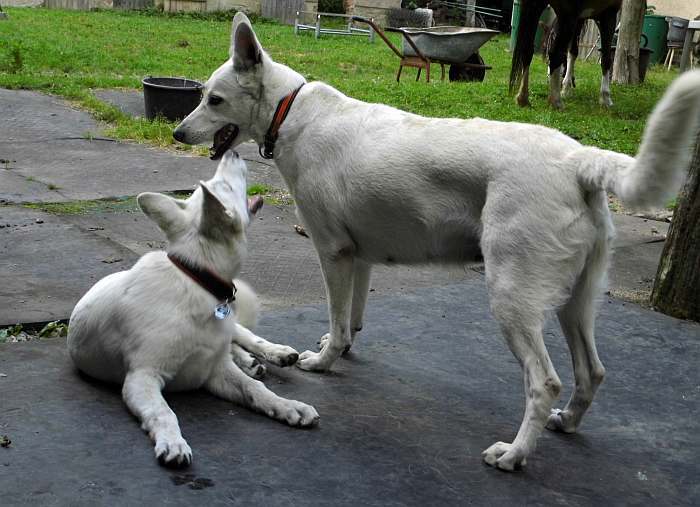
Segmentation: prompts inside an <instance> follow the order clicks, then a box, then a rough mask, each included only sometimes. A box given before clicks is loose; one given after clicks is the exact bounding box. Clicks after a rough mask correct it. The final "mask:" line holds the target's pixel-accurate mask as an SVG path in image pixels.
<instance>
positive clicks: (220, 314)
mask: <svg viewBox="0 0 700 507" xmlns="http://www.w3.org/2000/svg"><path fill="white" fill-rule="evenodd" d="M230 314H231V307H230V306H229V304H228V303H221V304H220V305H217V306H216V308H215V309H214V317H216V318H217V319H219V320H224V319H225V318H226V317H228V316H229V315H230Z"/></svg>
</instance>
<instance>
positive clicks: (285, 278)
mask: <svg viewBox="0 0 700 507" xmlns="http://www.w3.org/2000/svg"><path fill="white" fill-rule="evenodd" d="M37 220H42V221H43V223H41V224H37V223H36V221H37ZM295 223H296V218H295V216H294V211H293V208H291V207H289V206H280V207H278V206H269V205H268V206H264V207H263V208H262V210H261V211H260V213H259V215H258V216H257V219H256V220H255V221H254V222H253V224H252V225H251V227H250V228H249V230H248V249H249V257H248V260H247V261H246V263H245V264H244V269H243V271H242V273H241V278H242V279H244V280H246V281H248V282H249V283H250V284H251V285H252V286H253V287H254V288H255V289H256V291H257V292H258V293H259V295H260V297H261V301H262V303H263V307H264V308H267V309H272V308H280V307H288V306H294V305H303V304H310V303H318V302H322V301H324V300H325V291H324V286H323V277H322V276H321V270H320V268H319V266H318V260H317V257H316V252H315V250H314V249H313V246H312V244H311V241H310V240H309V239H307V238H304V237H302V236H300V235H298V234H297V233H295V232H294V229H293V225H294V224H295ZM5 224H10V227H5ZM0 227H1V228H0V256H1V257H2V260H0V272H2V273H3V280H4V287H3V288H2V289H0V327H2V326H6V325H11V324H15V323H17V322H21V323H33V322H37V321H45V320H56V319H66V318H68V317H69V316H70V313H71V312H72V310H73V306H74V305H75V303H76V302H77V301H78V299H80V297H81V296H82V294H84V293H85V292H86V291H87V290H88V289H89V288H90V287H91V286H92V285H93V284H94V283H95V282H96V281H97V280H98V279H99V278H101V277H102V276H106V275H107V274H109V273H112V272H114V271H120V270H123V269H128V268H130V267H131V266H132V265H133V263H134V262H135V261H136V259H137V258H138V257H139V256H141V255H143V254H144V253H146V252H148V251H151V250H154V249H162V248H164V247H165V245H166V241H165V236H164V235H163V234H162V233H161V232H160V230H159V229H158V228H157V227H156V226H155V225H154V224H153V223H152V222H151V221H150V220H149V219H148V218H146V217H145V216H144V215H143V214H142V213H140V212H139V211H136V210H133V211H132V212H126V211H120V212H112V211H100V212H90V213H86V214H80V215H61V216H56V215H51V214H48V213H42V212H40V211H37V210H34V209H27V208H21V207H15V206H5V207H0ZM114 259H122V260H120V261H118V262H113V263H111V264H106V263H105V262H103V261H109V260H114ZM41 266H44V267H43V268H42V267H41ZM44 269H46V270H50V277H49V278H44V277H43V276H44V275H43V274H41V273H43V270H44ZM40 274H41V275H40ZM40 276H41V283H39V277H40ZM479 276H480V275H479V274H478V273H476V272H474V271H473V270H470V269H468V268H463V267H447V268H439V267H427V266H426V267H406V266H404V267H399V268H389V267H378V268H377V269H375V271H374V276H373V281H372V292H373V293H374V292H376V293H377V294H394V293H396V294H401V293H404V292H406V291H411V290H413V289H414V288H416V287H434V286H439V285H444V284H447V283H454V282H456V281H463V280H467V279H469V278H473V277H479Z"/></svg>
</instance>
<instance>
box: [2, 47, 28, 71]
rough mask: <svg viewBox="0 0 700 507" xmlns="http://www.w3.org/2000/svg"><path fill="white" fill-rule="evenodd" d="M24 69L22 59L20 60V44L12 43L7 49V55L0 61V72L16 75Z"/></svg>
mask: <svg viewBox="0 0 700 507" xmlns="http://www.w3.org/2000/svg"><path fill="white" fill-rule="evenodd" d="M23 67H24V59H23V58H22V44H21V43H20V42H17V41H13V42H11V43H10V44H9V47H8V48H7V53H6V54H4V55H3V56H2V60H1V61H0V72H7V73H9V74H17V73H19V72H22V68H23Z"/></svg>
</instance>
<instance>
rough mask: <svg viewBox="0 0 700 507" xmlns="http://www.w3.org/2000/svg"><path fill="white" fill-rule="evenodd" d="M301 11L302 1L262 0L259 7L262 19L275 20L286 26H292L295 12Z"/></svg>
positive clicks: (302, 7)
mask: <svg viewBox="0 0 700 507" xmlns="http://www.w3.org/2000/svg"><path fill="white" fill-rule="evenodd" d="M303 10H304V0H262V2H261V5H260V11H261V14H262V16H263V17H264V18H269V19H276V20H277V21H279V22H280V23H284V24H287V25H293V24H294V18H295V16H296V13H297V11H303Z"/></svg>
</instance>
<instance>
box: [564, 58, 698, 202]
mask: <svg viewBox="0 0 700 507" xmlns="http://www.w3.org/2000/svg"><path fill="white" fill-rule="evenodd" d="M698 127H700V71H693V72H687V73H685V74H683V75H681V77H679V78H678V79H676V80H675V81H674V82H673V83H672V84H671V86H669V88H668V90H667V91H666V93H665V94H664V96H663V97H662V98H661V100H660V101H659V103H658V104H657V105H656V107H655V108H654V111H653V112H652V113H651V116H649V120H648V122H647V126H646V129H645V130H644V136H643V138H642V144H641V146H640V147H639V152H638V153H637V156H636V157H635V158H632V157H628V156H626V155H622V154H620V153H615V152H612V151H607V150H601V149H598V148H592V147H585V148H581V149H580V150H577V151H576V152H574V153H573V154H572V155H571V157H572V158H574V159H575V160H574V161H573V162H574V164H575V165H576V166H577V174H578V179H579V182H580V183H581V185H582V186H583V187H584V188H586V189H588V190H599V189H605V190H607V191H610V192H613V193H615V194H616V195H617V196H618V197H619V198H620V199H621V200H622V201H623V202H624V203H625V204H626V205H628V206H630V207H632V208H635V209H648V208H653V207H658V206H661V205H663V204H664V203H666V202H667V201H668V199H670V198H671V197H673V196H674V195H675V194H676V192H678V189H679V187H680V185H681V184H682V182H683V180H684V178H685V176H686V174H687V169H688V166H689V163H690V159H691V156H692V149H693V146H694V142H695V139H696V137H697V134H698Z"/></svg>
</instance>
